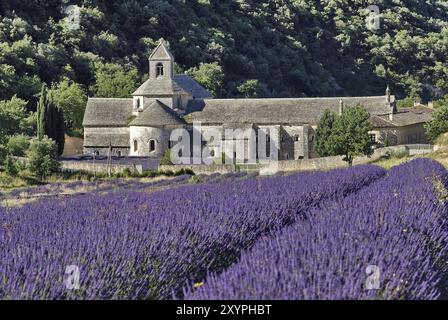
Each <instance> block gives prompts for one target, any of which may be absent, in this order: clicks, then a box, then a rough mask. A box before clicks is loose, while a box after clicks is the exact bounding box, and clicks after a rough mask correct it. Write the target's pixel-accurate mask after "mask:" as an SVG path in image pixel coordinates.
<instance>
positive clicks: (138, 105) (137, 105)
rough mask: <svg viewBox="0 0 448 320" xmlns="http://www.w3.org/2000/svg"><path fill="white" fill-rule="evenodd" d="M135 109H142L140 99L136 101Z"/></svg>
mask: <svg viewBox="0 0 448 320" xmlns="http://www.w3.org/2000/svg"><path fill="white" fill-rule="evenodd" d="M135 109H140V99H137V100H135Z"/></svg>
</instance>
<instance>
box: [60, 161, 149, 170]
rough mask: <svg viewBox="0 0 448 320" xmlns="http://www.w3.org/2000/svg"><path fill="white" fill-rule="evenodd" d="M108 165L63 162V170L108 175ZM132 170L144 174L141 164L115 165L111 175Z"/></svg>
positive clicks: (112, 166) (112, 167)
mask: <svg viewBox="0 0 448 320" xmlns="http://www.w3.org/2000/svg"><path fill="white" fill-rule="evenodd" d="M108 168H109V167H108V165H107V164H106V163H95V164H94V163H92V162H81V161H62V162H61V170H62V171H69V172H77V171H81V172H91V173H93V172H96V173H108ZM126 169H128V170H131V172H138V173H142V172H143V168H142V165H140V164H137V165H135V164H113V163H112V165H111V173H121V172H123V171H124V170H126Z"/></svg>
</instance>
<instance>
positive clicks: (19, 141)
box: [7, 135, 30, 157]
mask: <svg viewBox="0 0 448 320" xmlns="http://www.w3.org/2000/svg"><path fill="white" fill-rule="evenodd" d="M7 147H8V152H9V154H10V155H13V156H17V157H23V156H25V154H26V151H27V150H28V148H29V147H30V141H29V137H27V136H25V135H15V136H11V137H9V140H8V144H7Z"/></svg>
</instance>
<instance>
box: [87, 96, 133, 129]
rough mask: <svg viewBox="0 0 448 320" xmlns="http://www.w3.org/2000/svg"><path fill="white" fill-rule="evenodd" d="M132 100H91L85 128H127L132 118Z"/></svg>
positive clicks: (88, 105) (88, 104)
mask: <svg viewBox="0 0 448 320" xmlns="http://www.w3.org/2000/svg"><path fill="white" fill-rule="evenodd" d="M132 104H133V102H132V99H115V98H89V99H88V101H87V106H86V111H85V113H84V120H83V126H84V127H126V126H127V125H128V123H129V121H130V119H131V118H132Z"/></svg>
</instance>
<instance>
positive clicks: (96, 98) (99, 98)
mask: <svg viewBox="0 0 448 320" xmlns="http://www.w3.org/2000/svg"><path fill="white" fill-rule="evenodd" d="M87 99H91V100H93V99H95V100H132V98H101V97H88V98H87Z"/></svg>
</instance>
